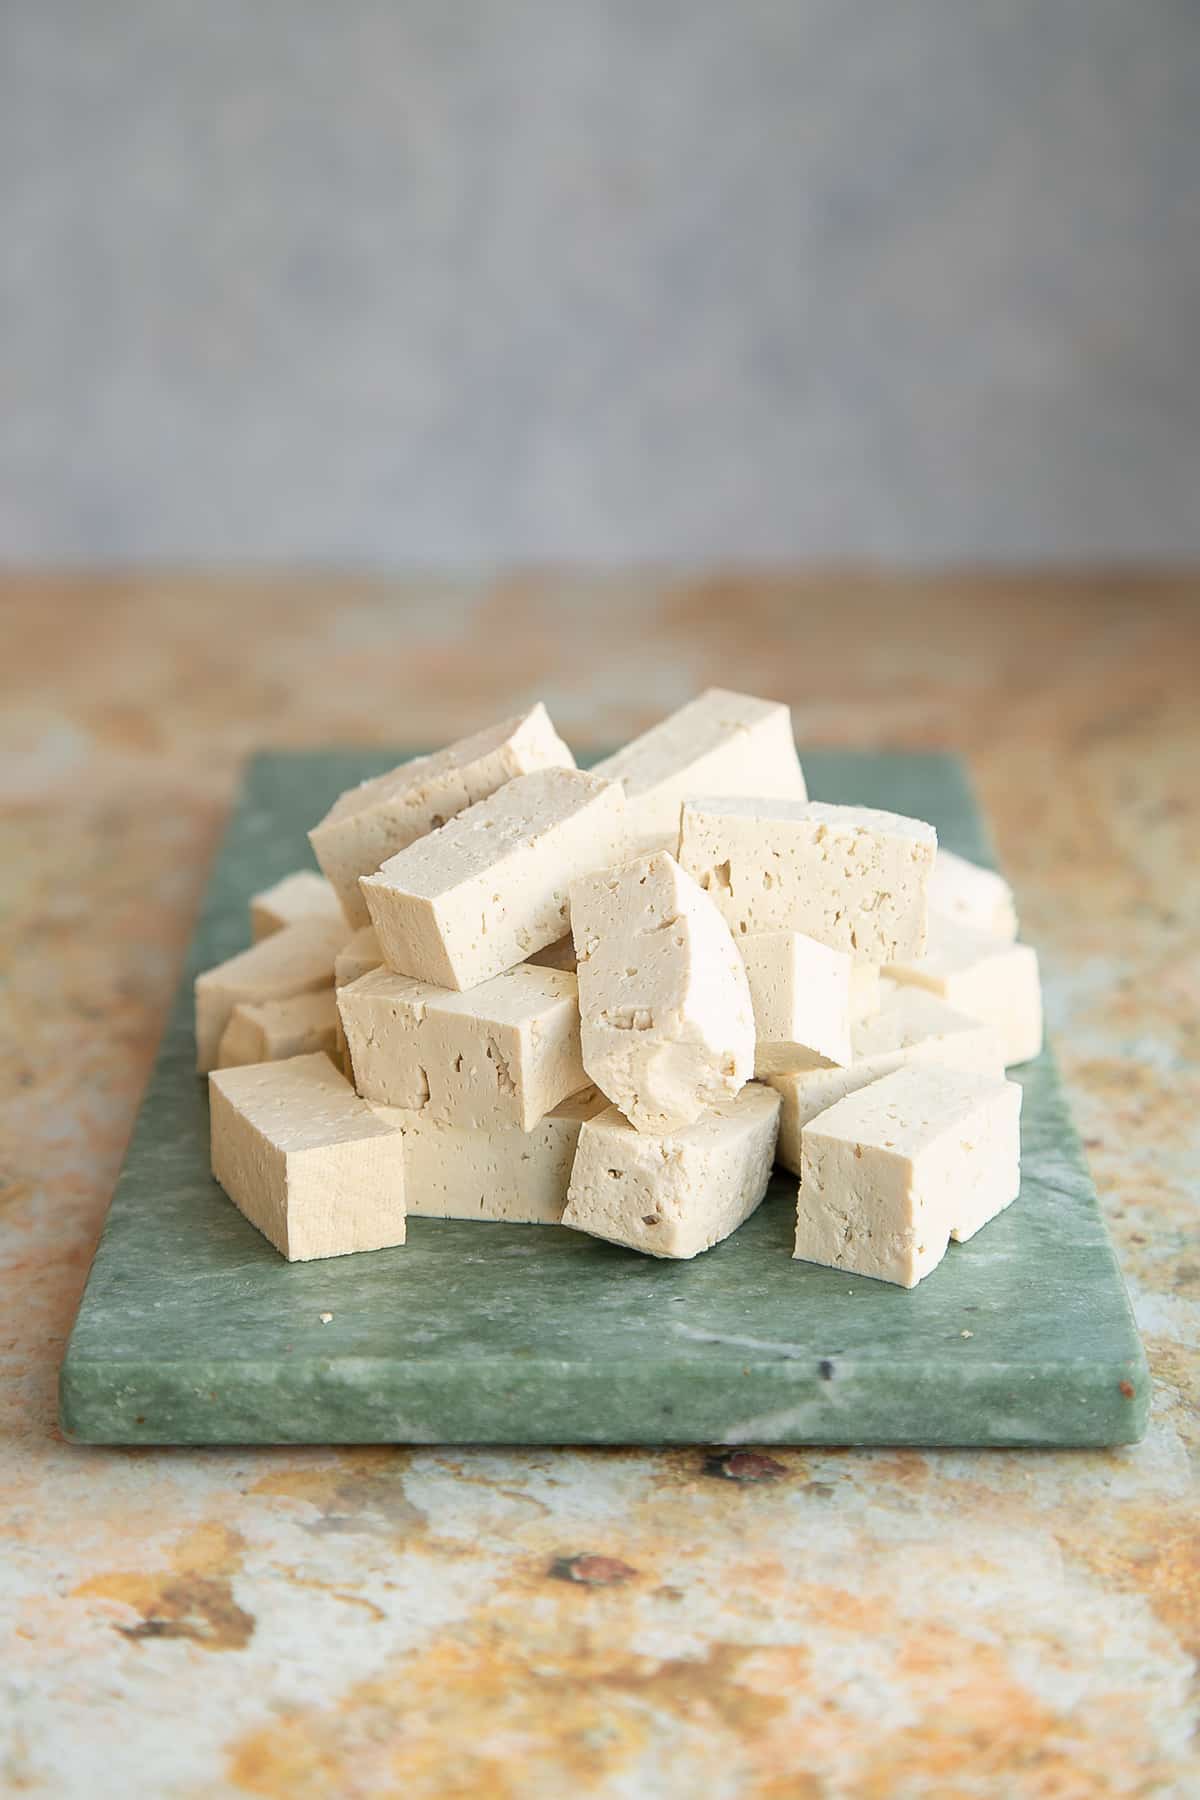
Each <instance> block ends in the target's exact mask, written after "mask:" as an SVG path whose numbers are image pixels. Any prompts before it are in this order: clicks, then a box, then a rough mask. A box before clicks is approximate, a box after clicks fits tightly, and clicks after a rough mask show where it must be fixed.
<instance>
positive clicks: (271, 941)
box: [195, 919, 346, 1074]
mask: <svg viewBox="0 0 1200 1800" xmlns="http://www.w3.org/2000/svg"><path fill="white" fill-rule="evenodd" d="M345 938H346V923H345V920H344V919H301V920H299V921H298V922H297V923H296V924H295V925H285V926H283V927H282V928H281V929H280V930H279V931H273V932H272V933H271V935H270V937H265V938H261V939H260V940H259V942H258V943H257V944H252V945H251V946H250V948H249V949H248V950H242V951H241V952H239V954H238V955H237V956H231V957H230V958H229V959H228V961H226V962H223V963H218V964H217V965H216V967H215V968H212V969H206V970H205V971H204V973H203V974H202V975H198V976H197V977H196V988H195V993H196V1066H197V1068H198V1069H199V1070H200V1072H201V1074H205V1073H206V1072H207V1071H208V1070H209V1069H212V1068H215V1067H216V1062H217V1055H218V1051H219V1049H220V1044H221V1038H222V1036H223V1035H224V1031H225V1027H226V1026H227V1025H228V1023H229V1019H230V1015H231V1014H232V1012H233V1009H234V1007H235V1006H237V1005H238V1004H239V1003H240V1002H242V1001H249V1002H250V1003H252V1004H255V1005H257V1004H259V1003H261V1002H262V1001H264V1000H291V999H292V998H294V996H295V995H297V994H312V993H316V992H317V991H319V990H320V989H321V988H331V987H332V986H333V959H334V957H335V956H336V955H337V953H338V951H339V950H340V949H341V947H342V944H343V943H344V942H345Z"/></svg>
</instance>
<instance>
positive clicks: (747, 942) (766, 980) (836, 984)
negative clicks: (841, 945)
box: [738, 931, 873, 1077]
mask: <svg viewBox="0 0 1200 1800" xmlns="http://www.w3.org/2000/svg"><path fill="white" fill-rule="evenodd" d="M738 947H739V949H740V950H741V953H742V961H743V962H744V963H745V965H746V977H747V979H748V981H749V983H750V997H751V999H752V1001H753V1003H754V1030H755V1036H756V1044H755V1051H754V1073H755V1074H756V1075H757V1076H759V1077H763V1076H767V1075H782V1074H786V1073H787V1071H788V1070H790V1069H807V1068H811V1067H812V1066H813V1064H814V1062H821V1061H828V1062H831V1063H840V1064H842V1065H843V1066H844V1065H845V1064H847V1063H849V1062H850V1061H851V1060H852V1058H853V1055H854V1052H853V1050H852V1048H851V1043H850V1028H851V1025H852V1024H853V1022H854V1020H855V1019H856V1018H858V1017H860V1016H861V1008H862V1006H863V1005H864V1003H865V1004H868V1005H869V1003H870V983H869V982H867V983H865V984H856V983H855V979H854V976H855V968H856V965H855V963H854V962H853V961H852V960H851V958H850V955H849V953H848V952H847V951H845V950H831V949H830V948H829V945H828V944H818V943H817V941H816V939H815V938H810V937H805V936H804V933H803V932H800V931H762V932H755V933H753V934H752V935H751V936H749V937H744V938H739V939H738ZM862 967H863V968H864V969H865V970H867V971H869V972H873V971H872V970H871V965H870V964H867V963H864V964H863V965H862Z"/></svg>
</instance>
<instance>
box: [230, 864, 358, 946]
mask: <svg viewBox="0 0 1200 1800" xmlns="http://www.w3.org/2000/svg"><path fill="white" fill-rule="evenodd" d="M299 919H332V920H335V921H336V922H337V923H338V924H339V925H341V924H342V908H341V905H340V903H339V901H338V897H337V895H336V894H335V893H334V891H333V889H332V887H331V886H330V885H329V883H328V882H327V881H326V879H325V877H324V876H323V875H318V874H317V873H316V871H315V870H313V869H297V870H296V872H295V873H294V874H293V875H285V876H284V877H283V879H282V880H281V881H277V882H276V883H275V885H274V887H269V888H264V889H263V891H262V892H261V893H260V894H254V895H252V896H251V899H250V934H251V936H252V937H253V939H254V941H255V943H257V942H258V940H259V938H265V937H270V935H271V933H272V932H273V931H282V930H283V928H284V926H285V925H295V924H296V922H297V921H298V920H299ZM344 929H345V928H344V926H343V931H344Z"/></svg>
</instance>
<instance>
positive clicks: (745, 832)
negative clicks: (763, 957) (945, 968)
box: [679, 797, 937, 964]
mask: <svg viewBox="0 0 1200 1800" xmlns="http://www.w3.org/2000/svg"><path fill="white" fill-rule="evenodd" d="M936 850H937V833H936V832H935V831H934V829H933V826H932V825H927V824H925V823H924V821H923V820H920V819H909V818H905V817H903V816H902V815H901V814H899V813H890V812H878V811H875V810H873V809H871V808H869V807H863V806H829V805H826V804H824V803H823V802H821V801H815V800H812V801H789V800H763V799H761V798H757V799H756V798H738V797H734V798H730V799H720V798H716V799H713V798H709V797H701V798H698V799H692V800H687V801H685V802H684V805H683V810H682V815H681V830H680V848H679V860H680V862H681V863H682V864H683V866H684V868H685V869H687V870H688V872H689V873H690V874H691V875H693V876H694V877H695V878H696V880H697V881H698V882H699V883H700V885H701V886H702V887H703V888H705V889H707V891H708V892H709V893H710V894H711V895H712V897H713V899H714V900H715V901H716V903H717V905H718V906H719V907H720V909H721V911H722V912H723V913H724V915H725V917H726V919H727V920H728V921H729V924H730V926H731V928H732V930H733V932H734V935H735V936H737V935H739V934H740V935H745V934H747V933H750V932H756V931H799V932H803V933H804V934H805V936H807V937H811V938H815V939H816V940H817V941H818V943H822V944H828V945H829V946H830V948H832V949H834V950H845V951H847V952H848V953H849V954H850V955H851V956H852V957H853V958H854V959H855V961H858V962H865V963H875V964H883V963H889V962H895V961H896V960H898V959H899V958H900V957H905V956H920V955H921V954H922V953H923V951H924V949H925V936H926V926H927V916H928V906H927V900H926V890H927V887H928V883H929V876H930V872H931V870H932V868H933V861H934V855H935V852H936Z"/></svg>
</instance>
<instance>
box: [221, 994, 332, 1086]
mask: <svg viewBox="0 0 1200 1800" xmlns="http://www.w3.org/2000/svg"><path fill="white" fill-rule="evenodd" d="M337 1049H338V1012H337V1006H336V1005H335V1003H334V998H333V990H332V988H322V989H321V990H320V991H319V992H318V993H315V994H296V995H294V996H293V997H292V998H291V999H290V1000H263V1001H260V1002H259V1003H258V1004H257V1005H255V1004H253V1003H252V1002H250V1001H245V1000H243V1001H241V1002H239V1004H238V1005H237V1006H235V1007H234V1009H233V1012H232V1013H231V1014H230V1018H229V1023H228V1025H227V1026H226V1027H225V1030H224V1032H223V1033H222V1034H221V1043H220V1048H219V1050H218V1052H217V1067H218V1068H219V1069H232V1068H238V1067H240V1066H241V1065H242V1064H243V1063H258V1062H280V1061H284V1060H286V1059H287V1058H288V1057H292V1056H309V1055H313V1054H315V1053H316V1052H317V1051H324V1052H325V1053H326V1054H327V1055H329V1056H334V1057H335V1059H336V1052H337Z"/></svg>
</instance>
